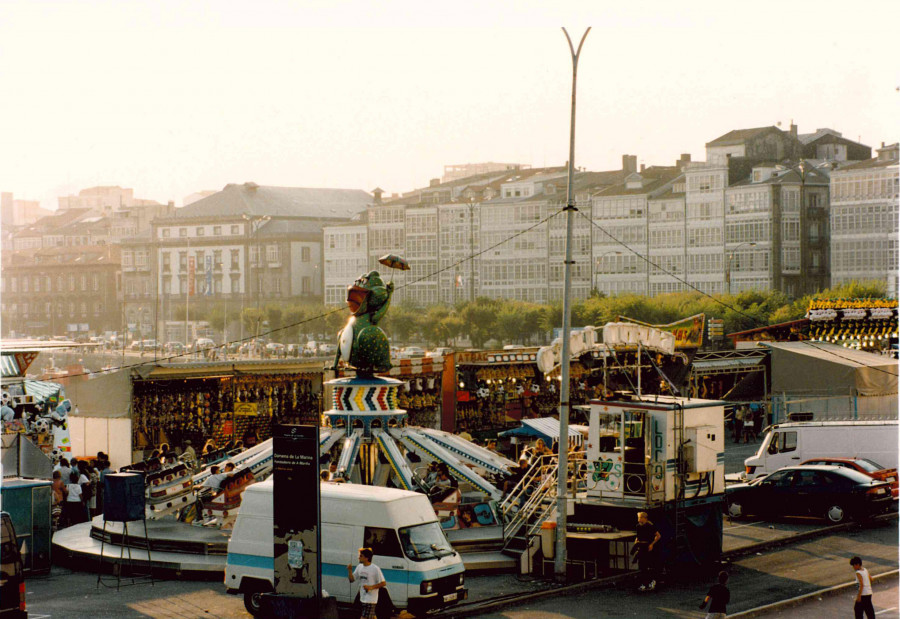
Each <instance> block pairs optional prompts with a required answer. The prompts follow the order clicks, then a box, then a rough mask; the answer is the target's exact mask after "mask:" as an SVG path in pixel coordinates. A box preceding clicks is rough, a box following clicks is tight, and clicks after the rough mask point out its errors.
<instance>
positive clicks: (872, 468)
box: [856, 458, 884, 473]
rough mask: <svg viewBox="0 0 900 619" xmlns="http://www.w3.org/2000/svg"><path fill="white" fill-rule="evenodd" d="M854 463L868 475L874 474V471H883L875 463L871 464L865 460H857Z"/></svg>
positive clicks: (882, 468)
mask: <svg viewBox="0 0 900 619" xmlns="http://www.w3.org/2000/svg"><path fill="white" fill-rule="evenodd" d="M856 463H857V464H858V465H859V466H861V467H862V468H863V469H865V470H866V471H867V472H869V473H874V472H875V471H883V470H884V467H883V466H881V465H880V464H878V463H877V462H872V461H871V460H868V459H866V458H859V459H858V460H856Z"/></svg>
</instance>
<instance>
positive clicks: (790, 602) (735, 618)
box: [728, 570, 900, 619]
mask: <svg viewBox="0 0 900 619" xmlns="http://www.w3.org/2000/svg"><path fill="white" fill-rule="evenodd" d="M897 574H900V570H890V571H889V572H881V573H879V574H872V575H871V576H872V582H873V583H875V582H878V581H879V580H883V579H885V578H889V577H891V576H896V575H897ZM854 587H856V581H855V580H853V581H851V582H845V583H844V584H842V585H835V586H833V587H827V588H825V589H819V590H818V591H813V592H812V593H805V594H803V595H798V596H797V597H793V598H790V599H787V600H781V601H778V602H772V603H771V604H766V605H765V606H757V607H756V608H751V609H750V610H745V611H742V612H739V613H734V614H731V613H729V614H728V616H729V617H730V618H731V619H750V617H759V616H760V615H763V614H765V613H768V612H771V611H773V610H781V609H784V608H790V607H792V606H799V605H800V604H803V603H804V602H806V601H807V600H810V599H813V598H818V597H823V596H832V595H837V594H838V593H843V592H844V591H847V590H850V589H853V588H854Z"/></svg>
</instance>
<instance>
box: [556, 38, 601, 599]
mask: <svg viewBox="0 0 900 619" xmlns="http://www.w3.org/2000/svg"><path fill="white" fill-rule="evenodd" d="M562 31H563V34H565V35H566V41H567V42H568V43H569V53H570V54H571V55H572V113H571V116H570V122H569V170H568V182H567V187H566V261H565V269H564V271H565V288H564V292H563V325H562V364H561V367H560V381H561V384H560V390H559V443H558V445H559V459H558V462H557V469H556V471H557V473H556V554H555V557H554V562H553V572H554V574H555V576H556V580H557V581H558V582H565V580H566V508H567V507H568V494H569V449H568V447H569V347H570V345H569V331H570V330H571V326H572V307H571V305H570V303H569V297H570V296H571V289H572V215H573V212H574V211H576V210H577V209H576V208H575V190H574V187H573V184H574V180H575V85H576V81H577V77H578V57H579V56H580V55H581V46H582V45H584V40H585V39H586V38H587V35H588V33H589V32H590V31H591V29H590V28H588V29H587V30H585V31H584V34H583V35H582V37H581V42H580V43H579V44H578V50H577V51H576V50H575V46H573V45H572V39H571V38H570V37H569V33H568V31H566V29H565V28H563V29H562ZM548 225H549V224H548Z"/></svg>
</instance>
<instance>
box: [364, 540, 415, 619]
mask: <svg viewBox="0 0 900 619" xmlns="http://www.w3.org/2000/svg"><path fill="white" fill-rule="evenodd" d="M363 546H365V547H367V548H371V549H372V551H373V552H374V553H375V556H374V557H373V558H372V562H373V563H375V565H377V566H378V567H380V568H381V573H382V574H384V580H385V582H387V585H388V586H387V589H388V593H389V594H390V596H391V601H393V602H394V604H395V605H399V604H402V605H403V606H405V605H406V599H407V595H408V594H407V586H408V584H409V570H408V569H407V566H408V561H407V559H406V557H405V556H404V554H403V549H402V548H401V547H400V537H399V536H398V535H397V531H396V530H394V529H389V528H386V527H366V529H365V535H364V537H363Z"/></svg>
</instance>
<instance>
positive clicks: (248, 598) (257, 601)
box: [244, 581, 272, 617]
mask: <svg viewBox="0 0 900 619" xmlns="http://www.w3.org/2000/svg"><path fill="white" fill-rule="evenodd" d="M271 591H272V587H271V586H270V585H269V583H264V582H258V581H254V582H252V583H250V584H249V585H247V588H246V590H245V591H244V608H246V609H247V612H248V613H250V614H251V615H253V616H254V617H259V616H260V613H262V606H261V604H262V594H263V593H269V592H271Z"/></svg>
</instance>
